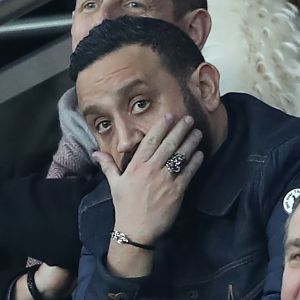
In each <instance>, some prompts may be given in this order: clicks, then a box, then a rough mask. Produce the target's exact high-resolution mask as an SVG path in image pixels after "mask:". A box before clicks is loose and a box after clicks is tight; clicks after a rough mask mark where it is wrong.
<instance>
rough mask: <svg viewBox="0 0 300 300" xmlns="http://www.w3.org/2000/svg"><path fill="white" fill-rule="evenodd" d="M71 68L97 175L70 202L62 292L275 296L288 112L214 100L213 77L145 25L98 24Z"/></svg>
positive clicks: (289, 143)
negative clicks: (71, 236) (78, 244)
mask: <svg viewBox="0 0 300 300" xmlns="http://www.w3.org/2000/svg"><path fill="white" fill-rule="evenodd" d="M71 74H72V77H73V79H74V80H75V81H76V89H77V94H78V101H79V107H80V110H81V111H82V113H83V115H84V116H85V119H86V122H87V124H88V126H89V128H90V130H91V132H92V133H93V135H94V137H95V139H96V140H97V143H98V145H99V148H100V149H101V152H98V153H97V154H95V155H94V157H95V158H96V159H97V160H98V161H99V163H100V165H101V167H102V170H103V172H104V174H105V175H106V177H107V181H106V180H105V181H103V182H102V184H100V186H98V187H97V189H96V190H95V191H94V192H93V193H91V194H90V195H88V196H87V197H86V198H85V199H84V200H83V202H82V205H81V208H80V213H79V224H80V226H79V228H80V236H81V240H82V242H83V245H84V247H83V250H82V256H81V262H80V270H79V280H78V288H77V291H76V292H75V299H156V300H157V299H216V300H219V299H280V289H281V277H282V269H283V252H284V251H283V245H282V241H283V236H284V223H285V220H286V216H287V213H286V211H285V209H284V208H286V207H287V206H286V204H285V203H284V204H283V203H282V199H283V198H284V195H285V194H286V193H287V192H288V191H289V190H291V189H294V188H296V187H298V186H299V170H300V160H299V151H298V149H299V146H300V136H299V129H300V121H299V119H297V118H294V117H290V116H288V115H286V114H284V113H282V112H280V111H278V110H276V109H273V108H271V107H269V106H267V105H265V104H263V103H261V102H260V101H258V100H256V99H254V98H253V97H251V96H249V95H246V94H228V95H226V96H224V97H222V99H220V93H219V87H218V83H219V74H218V71H217V70H216V69H215V68H214V67H213V66H212V65H210V64H208V63H206V62H205V61H204V59H203V57H202V55H201V53H200V52H199V50H198V48H197V46H196V45H195V44H194V43H193V42H192V41H191V39H190V38H189V37H188V36H187V35H185V34H184V33H183V32H181V31H180V30H179V29H178V28H177V27H175V26H173V25H171V24H168V23H166V22H164V21H160V20H155V19H149V18H131V17H122V18H120V19H117V20H115V21H105V22H103V24H102V25H101V26H97V27H96V28H95V29H93V30H92V31H91V33H90V35H89V36H88V37H87V38H85V39H84V40H83V41H82V42H81V43H80V44H79V46H78V47H77V49H76V51H75V52H74V54H73V55H72V58H71ZM266 116H268V118H266ZM203 155H204V156H203ZM203 157H204V159H203ZM282 174H284V177H282Z"/></svg>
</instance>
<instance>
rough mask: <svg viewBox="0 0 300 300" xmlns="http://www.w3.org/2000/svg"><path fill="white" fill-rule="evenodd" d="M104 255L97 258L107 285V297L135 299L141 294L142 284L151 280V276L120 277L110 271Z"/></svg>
mask: <svg viewBox="0 0 300 300" xmlns="http://www.w3.org/2000/svg"><path fill="white" fill-rule="evenodd" d="M106 257H107V255H104V256H102V257H100V258H99V259H98V260H97V270H98V272H99V275H100V277H101V279H102V280H103V282H104V284H105V285H106V287H105V288H104V290H105V293H106V296H107V299H120V300H123V299H124V300H134V299H136V297H137V296H138V295H139V293H140V291H141V289H142V286H144V285H145V284H146V282H147V281H148V280H149V276H144V277H138V278H120V277H115V276H113V275H111V274H110V273H109V271H108V270H107V267H106Z"/></svg>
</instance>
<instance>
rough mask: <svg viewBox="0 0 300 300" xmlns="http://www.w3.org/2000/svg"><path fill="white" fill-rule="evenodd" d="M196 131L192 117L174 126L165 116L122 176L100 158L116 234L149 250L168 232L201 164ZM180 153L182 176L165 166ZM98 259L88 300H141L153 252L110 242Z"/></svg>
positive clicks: (108, 159)
mask: <svg viewBox="0 0 300 300" xmlns="http://www.w3.org/2000/svg"><path fill="white" fill-rule="evenodd" d="M192 128H193V120H192V119H191V118H190V119H189V118H187V119H185V118H184V119H182V120H180V121H178V123H177V124H175V125H174V121H173V118H171V117H170V116H169V118H167V117H165V118H164V119H162V120H161V121H160V122H158V123H157V124H156V125H155V126H154V127H153V128H152V129H151V130H150V131H149V132H148V134H147V135H146V137H145V138H144V139H143V140H142V142H141V144H140V145H139V148H138V149H137V151H136V152H135V154H134V157H133V159H132V160H131V162H130V164H129V165H128V167H127V168H126V170H125V171H124V172H123V173H122V174H121V172H120V170H119V168H118V166H117V165H116V163H115V162H114V160H113V158H112V157H111V156H110V155H108V154H106V153H98V154H97V159H98V160H99V162H100V164H101V167H102V170H103V172H104V174H105V175H106V177H107V179H108V182H109V185H110V188H111V192H112V198H113V204H114V208H115V224H114V230H118V231H121V232H124V233H125V234H126V235H128V237H129V238H130V239H131V240H132V241H134V242H136V243H139V244H144V245H155V243H156V241H157V239H159V238H160V237H161V235H163V234H164V233H165V232H166V231H168V230H169V228H170V227H171V226H172V224H173V222H174V221H175V219H176V217H177V214H178V212H179V210H180V206H181V202H182V199H183V195H184V192H185V189H186V187H187V186H188V184H189V183H190V180H191V179H192V178H193V176H194V174H195V172H196V171H197V170H198V168H199V167H200V166H201V164H202V158H203V156H202V153H200V152H198V151H197V147H198V144H199V142H200V140H201V134H200V132H199V131H198V130H193V129H192ZM175 152H179V153H183V154H185V155H186V159H187V161H186V164H185V167H184V169H183V170H182V172H181V173H180V176H174V175H172V174H170V172H169V171H168V170H167V168H166V167H165V164H166V162H167V160H168V159H169V158H170V157H171V156H172V155H173V154H174V153H175ZM162 183H163V184H162ZM95 257H96V263H95V264H96V266H95V271H94V273H93V276H92V277H91V279H90V284H89V286H88V288H87V290H86V292H85V296H86V299H97V298H98V299H102V298H103V297H108V296H107V295H108V294H109V293H114V294H117V293H125V294H126V295H127V296H128V299H136V297H137V294H138V293H139V290H140V289H141V287H142V285H143V282H144V280H147V277H148V276H149V275H150V274H151V271H152V264H153V252H152V251H150V250H145V249H141V248H139V247H135V246H131V245H124V244H122V245H120V244H118V243H116V241H113V240H111V241H110V245H109V249H108V253H107V255H100V254H99V255H98V256H97V255H96V256H95ZM101 297H102V298H101Z"/></svg>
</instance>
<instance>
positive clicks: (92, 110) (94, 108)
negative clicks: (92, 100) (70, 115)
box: [82, 104, 102, 117]
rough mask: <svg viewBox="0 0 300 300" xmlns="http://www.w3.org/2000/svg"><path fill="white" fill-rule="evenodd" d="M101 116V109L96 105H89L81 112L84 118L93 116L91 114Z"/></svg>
mask: <svg viewBox="0 0 300 300" xmlns="http://www.w3.org/2000/svg"><path fill="white" fill-rule="evenodd" d="M97 113H98V114H101V113H102V111H101V109H100V108H99V106H98V105H96V104H90V105H87V106H86V107H84V108H83V110H82V114H83V116H84V117H86V116H88V115H93V114H97Z"/></svg>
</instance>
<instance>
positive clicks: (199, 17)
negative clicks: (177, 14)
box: [179, 0, 211, 49]
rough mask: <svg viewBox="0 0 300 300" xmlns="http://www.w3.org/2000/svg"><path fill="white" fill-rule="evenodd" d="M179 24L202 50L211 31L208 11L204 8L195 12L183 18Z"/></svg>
mask: <svg viewBox="0 0 300 300" xmlns="http://www.w3.org/2000/svg"><path fill="white" fill-rule="evenodd" d="M182 1H185V0H182ZM179 24H180V27H181V29H183V31H185V32H186V33H187V34H188V35H189V36H190V37H191V39H192V40H193V41H194V42H195V44H196V45H197V46H198V48H199V49H202V48H203V46H204V44H205V42H206V40H207V37H208V35H209V33H210V30H211V18H210V15H209V13H208V11H207V10H206V9H202V8H200V9H196V10H193V11H191V12H189V13H187V14H186V15H185V16H184V17H182V19H181V20H180V22H179Z"/></svg>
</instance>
